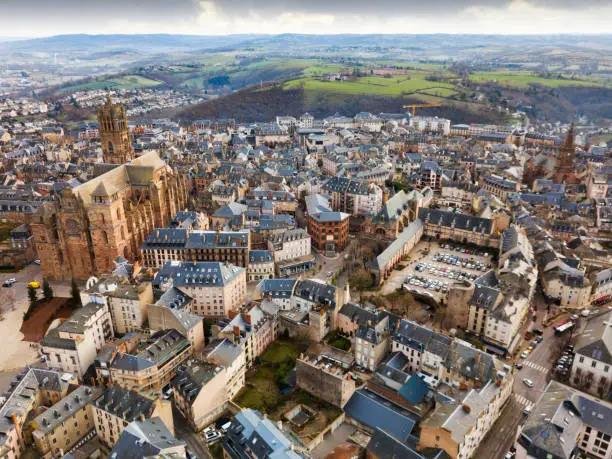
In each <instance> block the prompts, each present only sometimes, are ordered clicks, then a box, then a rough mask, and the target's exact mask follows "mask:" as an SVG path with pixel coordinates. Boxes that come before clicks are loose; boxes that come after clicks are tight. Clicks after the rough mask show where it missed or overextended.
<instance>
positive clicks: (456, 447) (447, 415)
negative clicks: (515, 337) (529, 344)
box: [417, 374, 514, 459]
mask: <svg viewBox="0 0 612 459" xmlns="http://www.w3.org/2000/svg"><path fill="white" fill-rule="evenodd" d="M513 382H514V378H513V377H512V375H510V374H499V375H498V376H497V379H496V380H490V381H489V382H487V383H486V384H485V385H484V387H482V389H471V390H470V392H469V393H468V394H467V396H466V397H465V398H464V399H463V400H462V402H461V403H453V404H450V405H444V404H439V405H437V406H436V408H435V409H434V410H433V411H432V412H430V413H429V414H428V415H427V416H426V417H425V418H424V419H423V421H422V422H421V425H420V427H421V432H420V435H419V442H418V445H417V450H419V451H422V450H423V449H426V448H440V449H443V450H444V451H445V452H446V454H448V455H449V456H450V457H451V458H453V459H464V458H470V457H472V456H473V455H474V453H475V452H476V449H477V448H478V446H480V444H481V442H482V440H483V439H484V438H485V436H486V435H487V433H488V432H489V430H491V427H493V424H494V423H495V421H496V420H497V419H498V418H499V415H500V414H501V411H502V408H503V407H504V406H505V403H506V401H507V400H508V398H509V397H510V396H511V395H512V383H513Z"/></svg>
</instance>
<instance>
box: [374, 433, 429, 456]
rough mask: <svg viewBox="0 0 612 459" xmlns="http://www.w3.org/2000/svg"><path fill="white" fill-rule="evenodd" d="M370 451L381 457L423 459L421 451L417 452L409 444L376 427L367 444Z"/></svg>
mask: <svg viewBox="0 0 612 459" xmlns="http://www.w3.org/2000/svg"><path fill="white" fill-rule="evenodd" d="M367 450H368V452H370V453H371V454H372V455H373V456H374V457H378V458H381V459H383V458H384V459H423V458H424V456H422V455H421V453H418V452H416V451H415V450H413V449H412V448H410V447H409V446H408V445H407V444H405V443H403V442H401V441H399V440H398V439H397V438H395V437H394V436H392V435H389V434H388V433H387V432H385V431H384V430H381V429H375V430H374V435H372V437H371V438H370V441H369V442H368V446H367Z"/></svg>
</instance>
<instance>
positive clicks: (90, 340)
mask: <svg viewBox="0 0 612 459" xmlns="http://www.w3.org/2000/svg"><path fill="white" fill-rule="evenodd" d="M112 337H113V323H112V320H111V315H110V312H109V309H108V306H107V305H106V304H96V303H89V304H87V305H85V306H83V307H82V308H79V309H77V310H76V311H75V312H74V313H73V314H72V315H71V316H70V318H69V319H68V320H66V321H64V322H62V323H61V325H59V326H58V327H56V328H53V329H50V330H49V331H47V334H46V336H45V337H44V338H43V339H42V340H41V342H40V347H41V350H42V354H43V355H44V356H46V360H47V364H48V365H49V367H50V368H54V369H57V370H61V371H64V372H66V373H73V374H76V375H78V377H79V378H82V377H83V376H84V375H85V373H86V371H87V369H88V368H89V366H90V365H91V364H92V363H93V362H94V359H95V358H96V355H97V354H98V351H99V350H100V349H101V348H102V346H104V344H105V343H106V341H107V340H108V339H111V338H112Z"/></svg>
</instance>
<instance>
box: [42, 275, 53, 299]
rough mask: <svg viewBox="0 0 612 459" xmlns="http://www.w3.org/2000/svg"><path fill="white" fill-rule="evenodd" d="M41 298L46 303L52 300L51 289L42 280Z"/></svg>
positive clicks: (44, 280)
mask: <svg viewBox="0 0 612 459" xmlns="http://www.w3.org/2000/svg"><path fill="white" fill-rule="evenodd" d="M43 296H44V297H45V300H47V301H49V300H50V299H51V298H53V289H52V288H51V285H50V284H49V281H47V279H43Z"/></svg>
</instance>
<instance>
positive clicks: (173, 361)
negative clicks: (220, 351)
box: [108, 330, 193, 397]
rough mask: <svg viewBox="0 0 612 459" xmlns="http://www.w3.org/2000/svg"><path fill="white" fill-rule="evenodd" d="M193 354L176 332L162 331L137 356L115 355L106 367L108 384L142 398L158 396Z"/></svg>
mask: <svg viewBox="0 0 612 459" xmlns="http://www.w3.org/2000/svg"><path fill="white" fill-rule="evenodd" d="M192 353H193V349H192V348H191V343H190V342H189V340H188V339H187V338H185V337H184V336H183V335H181V334H180V333H179V332H178V331H176V330H162V331H160V332H157V333H155V334H154V335H153V336H151V338H149V339H148V340H147V346H146V347H145V348H144V349H143V350H142V351H141V352H139V353H138V354H136V355H132V354H126V353H123V352H118V353H116V354H114V356H113V357H112V359H111V361H110V362H109V365H108V372H109V377H110V382H112V383H114V384H116V385H118V386H120V387H123V388H124V389H127V390H132V391H136V392H139V393H141V394H143V395H145V396H151V397H154V396H157V395H160V394H161V392H162V389H163V388H164V387H165V386H167V385H168V384H169V383H170V380H171V379H172V378H173V377H174V375H175V374H176V371H177V368H178V367H179V366H180V365H181V364H182V363H183V362H185V361H186V360H187V359H188V358H189V357H191V355H192Z"/></svg>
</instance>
